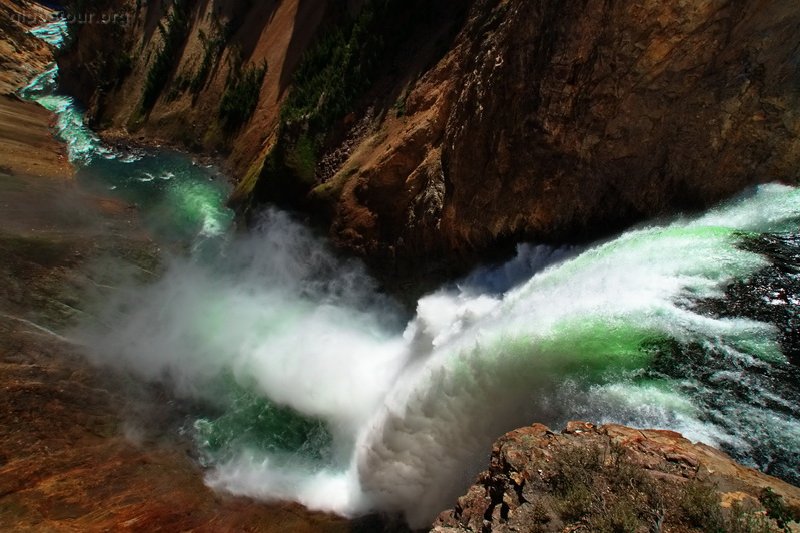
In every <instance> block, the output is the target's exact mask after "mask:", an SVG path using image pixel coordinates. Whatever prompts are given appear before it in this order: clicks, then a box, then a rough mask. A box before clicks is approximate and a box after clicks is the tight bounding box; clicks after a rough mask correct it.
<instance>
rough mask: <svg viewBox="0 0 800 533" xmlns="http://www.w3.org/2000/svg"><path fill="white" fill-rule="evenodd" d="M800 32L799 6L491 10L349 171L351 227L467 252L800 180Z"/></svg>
mask: <svg viewBox="0 0 800 533" xmlns="http://www.w3.org/2000/svg"><path fill="white" fill-rule="evenodd" d="M798 27H800V15H799V14H798V12H797V10H796V6H795V5H794V4H793V3H792V2H788V1H783V2H775V3H771V4H770V6H769V8H764V7H763V6H756V5H755V4H752V3H746V2H723V1H712V0H709V1H704V2H650V1H645V2H636V3H634V4H625V5H622V4H618V5H616V4H609V3H607V2H600V1H588V2H580V3H565V2H556V1H552V2H551V1H546V2H526V1H513V0H512V1H504V2H497V1H478V2H475V3H474V5H473V7H472V9H471V11H470V17H469V19H468V22H467V24H466V27H465V28H464V29H463V31H462V32H461V34H460V36H459V38H458V39H457V41H456V43H455V44H454V46H453V48H452V50H451V52H450V54H448V56H447V57H445V58H444V59H443V60H442V61H441V62H440V63H439V64H438V65H437V66H436V67H434V68H433V69H432V70H431V71H429V72H428V73H427V74H425V75H424V76H422V77H421V78H420V80H419V81H418V83H417V84H416V87H415V88H414V90H413V91H412V92H411V93H410V95H409V97H408V99H407V108H408V113H407V117H406V118H404V119H403V120H402V123H401V124H396V123H395V121H394V120H393V119H392V118H391V117H389V119H388V120H387V121H386V123H384V124H383V125H382V128H385V129H387V130H388V131H389V132H390V134H389V136H388V138H387V139H386V140H385V141H384V142H382V143H380V144H379V145H377V146H375V147H374V148H369V149H368V148H364V149H363V152H362V153H361V154H360V155H361V157H360V158H359V156H358V155H356V156H355V157H354V158H353V161H351V163H350V165H345V168H347V169H351V168H352V167H355V168H358V171H357V172H356V173H355V174H353V175H351V176H350V177H349V178H347V179H346V182H347V183H346V184H345V185H344V186H343V188H342V190H343V194H342V195H341V200H340V203H339V207H340V208H339V211H338V213H337V217H336V218H335V221H334V228H335V232H336V234H337V236H338V237H339V239H340V240H341V241H343V242H344V243H346V244H349V245H352V246H353V247H354V248H356V249H362V248H364V249H367V250H369V249H370V243H372V244H373V246H372V248H373V249H376V250H377V249H380V248H381V247H382V246H383V247H385V248H386V251H387V253H391V254H396V255H410V256H416V255H419V254H421V253H425V252H430V251H431V250H436V251H440V252H441V253H443V254H445V255H452V254H454V253H458V252H468V251H469V250H474V249H483V248H486V247H487V246H490V245H492V243H495V242H497V241H498V240H501V239H502V238H503V237H508V236H512V237H516V238H526V239H545V240H553V239H555V240H561V239H576V238H582V237H591V236H596V235H598V234H600V233H603V232H608V231H611V230H612V229H616V228H617V227H619V226H622V225H624V224H627V223H630V222H632V221H636V220H639V219H642V218H644V217H650V216H654V215H660V214H664V213H671V212H675V211H677V210H682V209H691V208H696V207H700V206H704V205H708V204H709V203H712V202H716V201H719V200H720V199H722V198H725V197H727V196H730V195H732V194H734V193H736V192H737V191H739V190H741V189H742V188H743V187H745V186H747V185H749V184H753V183H758V182H764V181H771V180H784V181H787V182H790V183H794V182H796V181H797V179H798V170H797V169H798V163H799V162H800V137H798V134H800V114H799V113H800V107H798V104H799V103H800V100H798V97H799V96H800V91H799V90H798V87H800V83H799V82H800V70H798V64H797V61H796V58H795V57H794V52H793V50H794V49H796V47H797V45H798V37H797V35H798V33H797V29H798ZM376 138H377V135H376ZM387 205H391V208H389V207H386V206H387ZM368 214H369V215H371V216H368ZM387 235H388V236H390V238H391V239H393V241H389V242H387V241H388V239H386V236H387ZM368 253H369V252H368Z"/></svg>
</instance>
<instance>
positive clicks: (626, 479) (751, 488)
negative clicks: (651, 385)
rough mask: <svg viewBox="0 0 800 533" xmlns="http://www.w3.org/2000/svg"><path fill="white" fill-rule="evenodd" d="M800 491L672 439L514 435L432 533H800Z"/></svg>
mask: <svg viewBox="0 0 800 533" xmlns="http://www.w3.org/2000/svg"><path fill="white" fill-rule="evenodd" d="M792 519H795V520H797V519H800V489H798V488H796V487H793V486H791V485H788V484H786V483H784V482H782V481H780V480H778V479H775V478H772V477H770V476H767V475H765V474H762V473H761V472H758V471H756V470H753V469H750V468H746V467H743V466H741V465H739V464H737V463H736V462H734V461H733V460H732V459H731V458H730V457H728V456H727V455H725V454H724V453H722V452H720V451H718V450H715V449H713V448H711V447H709V446H706V445H704V444H693V443H691V442H690V441H688V440H687V439H685V438H683V437H682V436H681V435H680V434H678V433H675V432H672V431H657V430H638V429H632V428H628V427H624V426H618V425H606V426H601V427H595V426H593V425H592V424H588V423H584V422H570V423H569V424H568V425H567V428H566V429H565V430H564V431H563V432H561V433H556V432H553V431H551V430H550V429H548V428H547V427H545V426H543V425H541V424H534V425H533V426H530V427H526V428H521V429H518V430H515V431H512V432H510V433H508V434H506V435H505V436H503V437H502V438H500V439H499V440H498V441H497V442H496V443H495V445H494V447H493V449H492V457H491V465H490V468H489V469H488V470H486V471H484V472H482V473H481V474H480V475H479V476H478V478H477V480H476V483H475V484H474V485H473V486H472V487H470V489H469V491H468V492H467V494H466V495H464V496H463V497H461V498H459V500H458V502H457V504H456V506H455V508H453V509H451V510H449V511H445V512H443V513H442V514H441V515H440V516H439V518H438V519H437V521H436V524H435V525H434V528H433V530H432V531H433V532H436V533H446V532H447V533H456V532H483V533H485V532H489V531H496V532H512V531H513V532H517V533H527V532H545V531H593V532H597V531H665V532H670V531H680V532H688V531H776V532H777V531H783V529H782V528H784V527H785V528H787V531H788V530H791V531H796V530H800V527H798V526H800V524H798V523H797V522H793V521H792Z"/></svg>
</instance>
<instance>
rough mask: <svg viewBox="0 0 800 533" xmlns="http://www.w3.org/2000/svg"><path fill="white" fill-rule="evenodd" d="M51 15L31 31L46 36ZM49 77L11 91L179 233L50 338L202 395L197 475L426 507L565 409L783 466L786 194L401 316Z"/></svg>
mask: <svg viewBox="0 0 800 533" xmlns="http://www.w3.org/2000/svg"><path fill="white" fill-rule="evenodd" d="M64 31H65V30H64V28H63V26H62V27H55V26H53V25H49V26H48V27H46V28H43V29H41V30H38V32H39V34H40V35H41V36H42V37H43V38H45V39H48V40H49V41H50V42H51V43H52V44H54V45H59V44H60V43H61V42H62V40H63V38H64ZM57 74H58V72H57V68H56V67H55V66H54V67H53V68H52V69H51V70H49V71H48V72H45V73H43V74H42V75H40V76H39V77H37V78H36V79H35V80H33V81H32V82H31V84H30V85H29V86H28V87H27V88H25V89H24V90H23V91H22V93H21V94H22V96H23V97H24V98H27V99H29V100H32V101H35V102H38V103H39V104H41V105H43V106H44V107H46V108H47V109H49V110H51V111H53V112H54V113H56V115H57V116H58V123H57V128H56V131H55V134H56V135H57V136H58V137H59V138H60V139H61V140H62V141H64V142H65V143H66V144H67V146H68V150H69V155H70V158H71V160H72V162H73V164H75V165H76V167H77V169H78V170H77V179H78V180H79V182H80V183H81V184H82V185H83V186H84V187H87V188H90V189H92V190H99V191H102V192H103V193H104V194H111V195H119V196H120V197H122V198H123V199H125V200H127V201H129V202H132V203H135V204H136V205H137V206H138V208H139V210H140V211H141V213H142V214H143V216H144V219H145V221H146V223H147V225H148V227H149V228H150V230H151V232H152V234H153V236H154V238H155V239H156V240H158V241H159V242H163V243H165V245H170V246H169V249H171V250H175V249H177V250H179V251H178V252H174V251H173V252H172V253H171V254H170V255H169V256H168V257H166V258H165V265H166V266H165V272H164V274H163V276H161V278H160V279H158V280H156V281H154V282H151V283H148V284H144V285H141V284H138V285H137V284H132V285H131V286H130V287H129V288H128V289H127V290H124V291H119V292H118V293H117V294H115V296H113V297H111V298H109V299H108V300H106V301H104V302H101V303H100V304H99V305H101V306H102V308H101V309H100V311H99V312H98V313H97V314H96V316H102V317H103V320H102V321H91V320H87V321H85V322H84V323H83V324H81V325H80V326H79V327H78V328H76V329H75V330H74V331H70V332H68V334H69V335H70V336H72V337H74V338H77V339H80V341H81V342H82V343H83V344H85V345H86V346H87V347H88V348H87V352H88V353H87V355H88V356H89V357H90V359H91V360H93V361H94V362H96V363H97V364H103V365H113V366H115V367H117V368H121V369H124V370H126V371H129V372H131V373H132V374H134V375H137V376H138V377H140V378H142V379H145V380H149V381H156V382H160V383H163V384H165V385H167V386H168V387H170V388H171V390H172V391H173V392H174V394H175V395H176V396H178V397H182V398H187V399H191V400H192V401H193V402H196V405H198V406H202V407H198V409H197V411H196V412H195V414H194V415H192V416H190V417H189V419H188V420H187V421H186V424H185V425H184V427H183V428H182V432H183V433H185V434H186V435H187V436H189V437H190V438H191V439H193V442H194V443H195V446H196V453H197V454H198V457H199V458H200V459H201V461H202V462H203V463H204V464H205V465H206V466H207V467H208V470H207V472H208V473H207V482H208V483H209V484H211V485H212V486H214V487H215V488H218V489H220V490H225V491H229V492H232V493H235V494H242V495H249V496H253V497H256V498H263V499H289V500H295V501H299V502H301V503H303V504H304V505H306V506H308V507H310V508H312V509H322V510H329V511H334V512H337V513H341V514H344V515H348V516H351V515H357V514H361V513H365V512H368V511H370V510H375V509H379V510H397V511H402V512H404V513H405V514H406V516H407V517H408V519H409V521H410V522H411V524H412V525H413V526H419V525H425V524H429V523H430V522H431V520H432V518H433V517H434V516H435V515H436V514H437V513H438V512H439V511H441V510H442V509H444V508H446V507H448V506H450V505H451V504H452V502H453V501H454V500H455V498H456V497H457V496H458V495H459V494H461V493H462V492H463V490H464V488H465V487H466V486H467V485H468V484H469V482H470V480H471V479H472V478H473V477H474V475H475V473H476V472H477V471H479V470H480V469H482V468H483V467H484V466H485V463H486V457H487V454H488V450H489V448H490V445H491V442H492V441H493V439H495V438H496V437H497V436H499V435H500V434H501V433H502V432H504V431H507V430H510V429H513V428H515V427H518V426H521V425H525V424H528V423H531V422H534V421H536V422H542V423H546V424H549V425H551V426H555V427H558V426H560V425H563V424H564V423H565V422H566V421H567V420H570V419H576V418H578V419H588V420H591V421H594V422H604V423H605V422H617V423H622V424H626V425H633V426H638V427H651V428H667V429H673V430H676V431H679V432H682V433H683V434H684V435H686V436H687V437H688V438H690V439H693V440H700V441H703V442H706V443H708V444H711V445H713V446H716V447H721V448H722V449H724V450H726V451H728V452H729V453H731V454H732V455H733V456H734V457H735V458H737V459H738V460H740V461H742V462H744V463H745V464H748V465H752V466H755V467H757V468H760V469H762V470H764V471H766V472H768V473H770V474H772V475H776V476H778V477H782V478H784V479H786V480H787V481H790V482H792V483H794V484H798V483H800V474H798V472H800V372H798V367H797V364H798V363H799V362H800V361H799V359H800V358H799V357H798V350H800V347H799V346H798V339H797V331H798V330H799V329H800V324H798V321H799V320H800V240H799V238H798V223H799V222H800V191H799V190H797V189H794V188H790V187H787V186H783V185H778V184H771V185H764V186H761V187H758V188H755V189H752V190H749V191H746V192H745V193H744V194H742V195H741V196H740V197H738V198H736V199H734V200H732V201H730V202H728V203H726V204H724V205H721V206H718V207H716V208H714V209H711V210H709V211H708V212H706V213H702V214H696V215H692V216H684V217H680V218H674V219H672V220H668V221H659V222H653V223H649V224H643V225H641V226H639V227H636V228H632V229H630V230H628V231H626V232H624V233H622V234H620V235H618V236H616V237H614V238H611V239H608V240H607V241H604V242H600V243H596V244H594V245H590V246H584V247H580V248H579V247H574V246H573V247H568V246H565V247H546V246H538V245H534V244H522V245H520V246H519V247H518V253H517V256H516V257H515V258H513V259H511V260H510V261H509V262H507V263H506V264H503V265H494V266H486V267H483V268H480V269H478V270H476V271H475V272H473V273H472V274H471V275H470V276H467V277H466V278H464V279H461V280H457V281H454V282H452V283H450V284H448V285H447V286H444V287H442V288H441V289H440V290H438V291H436V292H434V293H433V294H429V295H427V296H424V297H423V298H421V299H420V300H419V301H418V303H417V308H416V313H415V314H414V316H412V317H411V318H410V319H409V317H408V316H407V314H406V313H405V312H404V311H403V309H402V308H401V306H400V305H398V304H397V303H396V302H394V301H393V299H392V298H391V297H390V296H387V295H385V294H382V293H381V292H380V291H379V290H378V284H377V283H376V282H375V281H374V280H373V279H371V278H370V276H369V275H368V274H367V272H366V269H365V268H364V267H363V266H362V265H361V264H360V263H359V262H358V261H357V260H354V259H348V258H342V257H341V256H340V255H339V254H337V253H336V252H335V251H334V250H332V249H331V247H330V246H329V244H328V243H327V242H326V241H325V240H324V239H322V238H320V237H318V236H317V235H315V234H314V233H313V232H312V231H311V230H310V229H308V228H307V227H305V226H304V225H303V224H302V223H301V222H298V221H297V220H295V219H294V218H293V217H292V216H290V215H289V214H287V213H284V212H282V211H279V210H277V209H270V208H267V209H265V211H264V213H263V214H262V216H261V221H260V223H259V224H257V226H256V227H255V228H253V229H252V231H250V232H249V233H248V234H247V235H238V236H237V235H233V234H232V232H231V222H232V219H233V214H232V213H231V212H230V211H229V210H228V209H226V208H225V205H224V202H225V198H226V194H227V186H226V184H225V180H224V179H222V177H221V176H219V174H218V172H216V171H215V170H214V169H213V168H210V167H205V166H203V165H199V164H197V163H195V162H193V161H192V159H191V158H189V157H187V156H185V155H182V154H179V153H176V152H170V151H158V150H152V149H142V150H134V151H126V150H120V149H116V148H113V147H109V146H106V145H105V144H104V143H103V142H101V141H100V139H99V138H98V136H97V135H96V134H95V133H94V132H92V131H91V130H90V129H88V128H87V127H86V126H85V125H84V122H83V115H82V113H81V111H80V109H79V108H78V107H77V105H76V103H75V102H74V101H73V100H72V99H71V98H69V97H67V96H63V95H58V94H57V93H56V77H57ZM176 243H178V244H179V246H177V247H175V246H174V245H175V244H176Z"/></svg>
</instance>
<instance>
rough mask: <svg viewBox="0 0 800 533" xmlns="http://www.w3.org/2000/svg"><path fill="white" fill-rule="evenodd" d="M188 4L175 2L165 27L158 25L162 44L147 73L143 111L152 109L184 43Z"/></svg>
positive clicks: (142, 103) (187, 25)
mask: <svg viewBox="0 0 800 533" xmlns="http://www.w3.org/2000/svg"><path fill="white" fill-rule="evenodd" d="M188 2H189V0H175V2H174V4H173V5H172V10H171V11H170V13H169V15H167V24H166V26H165V25H164V24H162V23H161V22H159V24H158V30H159V33H160V34H161V38H162V43H161V46H160V47H159V48H158V50H157V51H156V57H155V60H154V61H153V63H152V64H151V65H150V69H149V70H148V71H147V77H146V79H145V83H144V91H143V92H142V101H141V106H140V107H141V109H142V110H143V111H147V110H150V109H152V107H153V105H154V104H155V103H156V100H157V99H158V97H159V95H160V94H161V91H162V90H163V89H164V87H165V86H166V84H167V81H169V76H170V74H171V73H172V70H173V68H174V67H175V62H176V61H177V59H178V58H179V52H180V47H181V46H182V45H183V43H184V42H185V40H186V36H187V32H188V30H189V13H188V11H189V10H188Z"/></svg>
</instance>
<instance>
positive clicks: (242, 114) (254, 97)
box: [219, 61, 267, 131]
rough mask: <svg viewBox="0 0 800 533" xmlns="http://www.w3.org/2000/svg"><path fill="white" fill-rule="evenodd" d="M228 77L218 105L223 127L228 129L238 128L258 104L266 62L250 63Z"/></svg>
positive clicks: (248, 118) (265, 72)
mask: <svg viewBox="0 0 800 533" xmlns="http://www.w3.org/2000/svg"><path fill="white" fill-rule="evenodd" d="M235 70H238V71H239V72H238V74H237V75H233V76H231V77H230V78H229V79H228V84H227V86H226V88H225V94H224V95H223V96H222V101H221V102H220V106H219V114H220V117H221V119H222V124H223V127H224V128H225V129H226V130H228V131H233V130H236V129H238V128H240V127H241V126H242V125H243V124H245V123H246V122H247V121H248V120H250V116H251V115H252V114H253V111H255V109H256V106H257V105H258V96H259V94H260V93H261V84H262V83H263V82H264V76H265V75H266V74H267V62H266V61H263V62H262V63H261V65H259V66H254V65H251V66H249V67H247V68H245V69H244V70H241V69H235Z"/></svg>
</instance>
